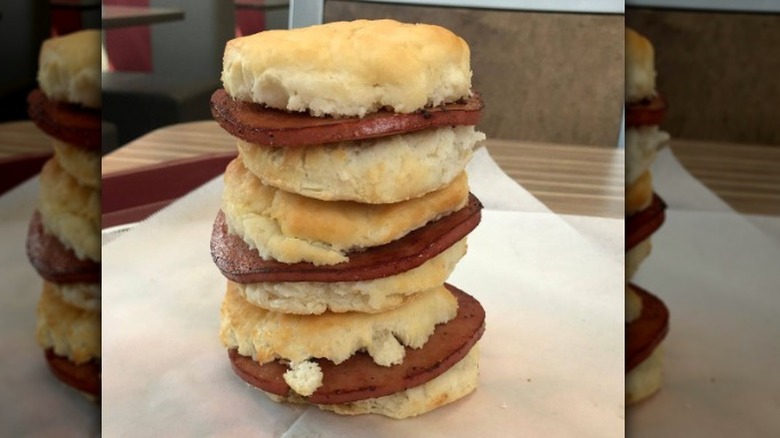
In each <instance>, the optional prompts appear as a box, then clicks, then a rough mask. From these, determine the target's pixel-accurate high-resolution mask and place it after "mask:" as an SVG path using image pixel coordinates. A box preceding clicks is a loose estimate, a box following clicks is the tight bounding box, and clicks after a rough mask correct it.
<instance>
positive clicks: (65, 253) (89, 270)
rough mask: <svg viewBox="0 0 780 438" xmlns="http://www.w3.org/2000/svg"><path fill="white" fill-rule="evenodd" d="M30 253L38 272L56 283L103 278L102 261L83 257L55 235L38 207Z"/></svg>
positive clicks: (29, 241) (30, 236) (31, 229)
mask: <svg viewBox="0 0 780 438" xmlns="http://www.w3.org/2000/svg"><path fill="white" fill-rule="evenodd" d="M27 257H28V258H29V259H30V262H31V263H32V265H33V267H35V270H36V271H38V274H39V275H40V276H41V277H43V278H44V279H45V280H47V281H50V282H52V283H99V282H100V263H96V262H94V261H92V260H90V259H84V260H81V259H79V258H78V257H76V254H75V253H74V252H73V251H72V250H70V249H69V248H67V247H65V245H63V244H62V242H60V241H59V240H58V239H57V238H56V237H55V236H53V235H51V234H49V233H47V232H46V231H45V230H44V229H43V222H41V214H40V213H39V212H38V211H35V212H34V213H33V216H32V218H31V219H30V227H29V228H28V233H27Z"/></svg>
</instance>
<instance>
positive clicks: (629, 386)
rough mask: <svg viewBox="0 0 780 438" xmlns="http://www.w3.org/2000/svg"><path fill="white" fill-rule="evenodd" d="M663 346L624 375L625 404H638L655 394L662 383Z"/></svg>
mask: <svg viewBox="0 0 780 438" xmlns="http://www.w3.org/2000/svg"><path fill="white" fill-rule="evenodd" d="M663 358H664V356H663V346H662V345H659V346H657V347H656V348H655V350H654V351H653V353H652V354H650V356H648V357H647V358H646V359H645V360H644V361H642V362H641V363H640V364H639V365H637V366H636V367H634V369H632V370H631V371H629V373H628V374H626V403H627V404H633V403H637V402H640V401H642V400H644V399H646V398H648V397H650V396H651V395H653V394H655V393H656V392H657V391H658V390H659V389H660V388H661V384H662V383H663Z"/></svg>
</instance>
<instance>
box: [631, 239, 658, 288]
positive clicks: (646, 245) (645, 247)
mask: <svg viewBox="0 0 780 438" xmlns="http://www.w3.org/2000/svg"><path fill="white" fill-rule="evenodd" d="M652 249H653V245H652V243H651V241H650V238H649V237H648V238H646V239H645V240H643V241H641V242H639V243H637V244H636V245H635V246H634V247H633V248H631V249H630V250H628V251H626V281H628V280H631V279H632V278H633V277H634V274H636V271H637V270H638V269H639V265H641V264H642V262H643V261H644V260H645V259H646V258H647V257H648V256H649V255H650V252H651V251H652Z"/></svg>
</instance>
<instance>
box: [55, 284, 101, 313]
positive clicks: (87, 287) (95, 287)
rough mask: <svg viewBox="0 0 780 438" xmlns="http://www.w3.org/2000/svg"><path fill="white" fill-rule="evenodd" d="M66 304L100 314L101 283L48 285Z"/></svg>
mask: <svg viewBox="0 0 780 438" xmlns="http://www.w3.org/2000/svg"><path fill="white" fill-rule="evenodd" d="M47 284H48V286H49V287H51V291H52V292H54V293H55V294H56V295H57V296H58V297H59V298H60V299H61V300H62V301H63V302H64V303H66V304H68V305H69V306H73V307H76V308H78V309H81V310H87V311H91V312H98V313H99V312H100V295H101V294H100V283H51V282H48V283H47Z"/></svg>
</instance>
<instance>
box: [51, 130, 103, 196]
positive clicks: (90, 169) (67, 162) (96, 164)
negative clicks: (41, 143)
mask: <svg viewBox="0 0 780 438" xmlns="http://www.w3.org/2000/svg"><path fill="white" fill-rule="evenodd" d="M52 145H53V146H54V158H56V159H57V162H58V163H59V165H60V167H62V169H64V170H65V172H67V173H68V174H69V175H70V176H72V177H73V178H75V179H76V181H78V183H79V184H80V185H82V186H86V187H90V188H93V189H96V190H97V189H100V155H99V154H97V153H94V152H90V151H87V150H84V148H82V147H79V146H74V145H72V144H68V143H65V142H62V141H59V140H57V139H55V138H52Z"/></svg>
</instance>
